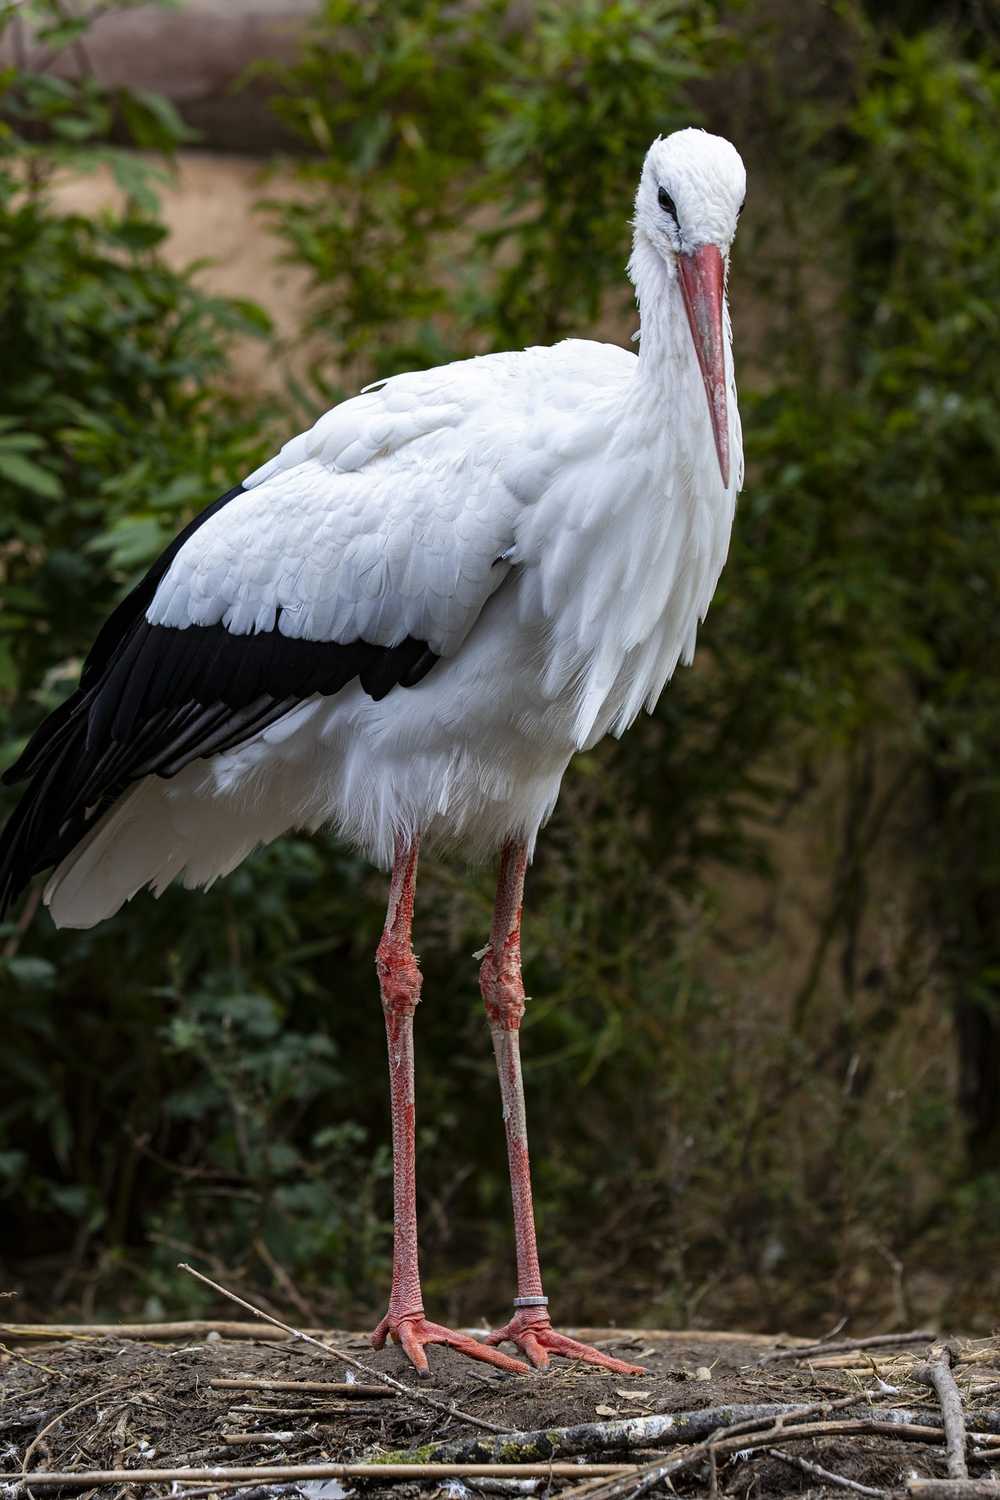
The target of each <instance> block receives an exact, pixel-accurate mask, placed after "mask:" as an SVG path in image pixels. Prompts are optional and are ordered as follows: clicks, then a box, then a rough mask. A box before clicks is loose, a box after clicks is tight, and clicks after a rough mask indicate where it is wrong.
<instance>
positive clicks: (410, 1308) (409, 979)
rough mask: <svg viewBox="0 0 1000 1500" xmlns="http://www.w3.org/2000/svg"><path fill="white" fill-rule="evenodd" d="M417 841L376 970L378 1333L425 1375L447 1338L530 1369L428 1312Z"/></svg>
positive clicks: (402, 849) (474, 1352) (406, 848)
mask: <svg viewBox="0 0 1000 1500" xmlns="http://www.w3.org/2000/svg"><path fill="white" fill-rule="evenodd" d="M419 848H420V846H419V842H418V841H417V840H416V839H414V841H413V842H412V843H407V842H404V841H403V840H399V841H398V842H397V844H396V857H395V860H394V862H393V867H392V880H391V883H390V886H389V907H388V911H387V912H386V918H385V929H384V931H383V933H382V940H381V942H380V943H379V945H378V952H377V954H376V958H375V967H376V969H377V971H378V982H379V990H380V992H381V995H382V1009H383V1011H384V1012H385V1034H386V1040H387V1042H388V1046H389V1089H390V1098H391V1101H392V1184H393V1242H392V1291H391V1293H390V1296H389V1311H388V1312H387V1313H386V1315H385V1317H384V1318H383V1319H382V1321H381V1323H380V1324H379V1325H378V1327H377V1328H376V1330H375V1332H374V1333H373V1334H372V1343H373V1345H374V1346H375V1348H376V1349H381V1348H382V1346H383V1344H384V1343H385V1341H386V1339H387V1338H389V1337H391V1338H392V1339H394V1340H395V1342H396V1343H398V1344H402V1346H403V1349H404V1350H405V1352H406V1354H407V1356H408V1357H409V1360H410V1362H411V1364H412V1365H413V1366H414V1367H415V1368H416V1370H417V1373H418V1374H419V1375H427V1374H429V1370H428V1366H427V1355H426V1354H425V1353H424V1346H425V1345H426V1344H449V1345H450V1346H451V1347H452V1348H453V1349H458V1350H459V1351H460V1352H461V1353H462V1354H468V1355H470V1356H471V1358H473V1359H482V1360H485V1361H486V1363H487V1364H491V1365H498V1366H499V1367H500V1369H502V1370H514V1371H516V1372H517V1373H518V1374H525V1373H527V1369H528V1367H527V1365H525V1364H523V1363H522V1362H521V1361H520V1360H518V1359H511V1358H510V1357H509V1356H508V1355H506V1354H501V1353H500V1351H499V1350H497V1349H491V1348H490V1347H489V1346H488V1345H486V1344H481V1343H479V1342H478V1341H477V1340H476V1339H474V1338H471V1337H470V1336H469V1335H468V1334H465V1333H456V1332H454V1331H453V1330H452V1329H450V1328H443V1327H442V1326H441V1325H440V1324H439V1323H428V1321H427V1319H426V1318H425V1317H424V1307H423V1295H422V1293H421V1290H420V1267H419V1264H418V1257H417V1179H416V1149H415V1146H416V1142H415V1117H414V1088H413V1012H414V1011H415V1010H416V1008H417V1004H418V1002H419V1000H420V968H419V965H418V964H417V959H416V955H415V954H414V952H413V941H412V930H413V895H414V888H415V885H416V878H417V855H418V853H419Z"/></svg>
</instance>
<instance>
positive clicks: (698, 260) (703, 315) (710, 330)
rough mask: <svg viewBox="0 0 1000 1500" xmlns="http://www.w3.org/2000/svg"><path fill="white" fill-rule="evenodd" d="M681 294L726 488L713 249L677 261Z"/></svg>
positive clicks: (718, 278)
mask: <svg viewBox="0 0 1000 1500" xmlns="http://www.w3.org/2000/svg"><path fill="white" fill-rule="evenodd" d="M678 265H679V266H680V272H681V290H682V292H683V293H684V306H685V307H686V308H687V315H688V322H689V323H690V325H691V337H692V338H693V339H694V347H695V353H696V354H697V356H698V364H699V366H700V367H701V378H702V380H703V381H704V382H705V395H706V396H707V397H708V414H709V416H710V417H711V419H712V432H713V434H714V436H715V451H716V453H717V454H718V455H719V471H720V473H721V474H722V483H723V484H724V485H726V486H727V487H728V485H729V418H728V413H727V410H726V366H725V357H724V355H723V343H722V300H723V296H724V294H725V286H724V283H725V268H724V267H723V264H722V255H721V253H720V252H719V249H718V246H716V245H701V246H700V247H699V248H698V249H697V250H692V251H691V253H690V254H689V255H681V256H680V257H679V260H678Z"/></svg>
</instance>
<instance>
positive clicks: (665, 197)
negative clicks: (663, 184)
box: [658, 188, 677, 224]
mask: <svg viewBox="0 0 1000 1500" xmlns="http://www.w3.org/2000/svg"><path fill="white" fill-rule="evenodd" d="M658 197H659V202H660V207H661V208H662V209H663V212H664V213H665V214H670V215H671V217H672V218H673V221H674V223H675V224H676V223H677V209H676V208H675V207H674V200H673V198H671V196H670V194H669V193H668V192H667V190H666V188H660V191H659V194H658Z"/></svg>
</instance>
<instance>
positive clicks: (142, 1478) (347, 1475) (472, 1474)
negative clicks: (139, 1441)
mask: <svg viewBox="0 0 1000 1500" xmlns="http://www.w3.org/2000/svg"><path fill="white" fill-rule="evenodd" d="M634 1468H635V1465H634V1464H593V1465H590V1464H588V1466H587V1472H588V1473H591V1474H594V1475H597V1474H603V1475H606V1476H611V1475H616V1474H625V1473H627V1472H629V1470H630V1469H634ZM580 1472H581V1469H580V1465H579V1464H273V1465H272V1464H260V1465H254V1466H253V1467H247V1468H228V1467H226V1466H225V1465H220V1466H219V1467H217V1468H206V1469H195V1468H191V1469H67V1470H64V1471H62V1472H56V1471H55V1470H54V1469H53V1470H49V1471H45V1470H39V1471H38V1472H36V1473H34V1474H31V1475H29V1476H28V1478H30V1480H31V1487H32V1489H39V1488H42V1487H53V1488H58V1489H92V1488H95V1487H96V1486H97V1485H105V1484H174V1483H177V1484H211V1483H212V1482H213V1481H218V1482H219V1483H220V1484H231V1483H233V1482H242V1481H244V1480H246V1481H249V1482H251V1483H257V1484H262V1483H273V1482H275V1481H278V1480H282V1479H286V1480H288V1479H292V1480H294V1479H341V1480H345V1479H348V1480H350V1479H379V1480H385V1481H387V1480H393V1479H398V1480H404V1481H406V1482H407V1483H412V1482H413V1481H414V1480H418V1479H440V1480H447V1479H546V1478H548V1477H549V1476H551V1477H552V1478H553V1479H575V1478H576V1476H577V1475H578V1474H579V1473H580Z"/></svg>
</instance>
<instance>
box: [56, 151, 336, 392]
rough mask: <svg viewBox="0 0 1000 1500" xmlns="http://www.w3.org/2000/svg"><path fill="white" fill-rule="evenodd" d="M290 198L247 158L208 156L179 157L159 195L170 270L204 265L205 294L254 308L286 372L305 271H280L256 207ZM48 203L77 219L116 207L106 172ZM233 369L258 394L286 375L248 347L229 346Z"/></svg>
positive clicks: (283, 185)
mask: <svg viewBox="0 0 1000 1500" xmlns="http://www.w3.org/2000/svg"><path fill="white" fill-rule="evenodd" d="M294 191H295V187H294V185H293V183H292V180H291V175H290V173H288V172H285V173H282V172H281V170H280V169H274V170H268V169H265V167H264V166H263V165H262V163H261V162H260V161H258V160H256V159H254V158H252V157H239V156H224V155H214V154H212V153H208V152H187V153H182V155H181V156H180V158H179V159H178V162H177V167H176V170H175V171H174V172H173V173H172V174H171V175H170V177H169V178H168V180H167V181H166V182H165V183H164V184H163V186H162V187H161V189H160V196H161V200H162V204H163V211H164V218H165V220H166V223H167V226H168V228H169V231H170V235H169V239H168V240H167V242H166V245H165V247H164V250H165V255H166V258H167V260H168V261H169V262H170V263H171V265H174V266H178V267H181V266H188V265H190V264H191V263H192V262H193V261H199V260H206V261H207V262H208V263H207V264H206V265H205V266H204V267H203V268H202V269H200V270H199V271H198V272H197V279H198V281H199V282H200V284H201V285H202V286H203V287H205V289H206V290H208V291H211V292H217V293H220V294H223V295H225V296H229V297H248V298H250V299H252V300H253V301H254V302H258V303H260V305H261V306H262V307H263V308H264V309H265V310H266V311H267V312H268V313H269V314H270V315H271V317H272V318H273V319H274V323H275V327H276V331H277V333H278V335H279V338H280V339H281V340H282V341H283V343H284V344H285V345H286V346H288V359H289V360H290V361H291V364H292V365H294V364H295V362H296V359H295V356H296V347H295V345H296V339H295V335H296V332H297V329H298V326H299V323H300V321H301V317H302V311H303V303H304V300H305V294H306V282H307V277H306V273H305V271H303V270H300V269H298V268H297V267H293V266H287V265H282V264H281V261H280V256H281V245H280V242H279V241H278V240H277V238H276V237H275V236H274V235H273V234H272V233H270V232H269V230H268V227H267V222H266V218H265V216H264V215H263V214H262V213H260V212H259V211H258V210H257V209H256V204H257V203H258V202H259V201H260V200H261V199H262V198H264V197H268V198H280V197H282V196H285V195H289V196H290V195H291V194H293V193H294ZM56 197H57V200H58V202H59V203H60V205H61V206H62V207H63V208H65V209H68V210H71V211H73V212H75V213H81V214H85V215H92V214H93V215H96V214H99V213H100V212H101V210H102V209H105V208H108V207H111V206H114V205H117V204H119V203H120V202H121V193H120V191H119V189H118V188H117V187H116V186H115V184H114V182H113V181H112V178H111V176H110V173H107V172H100V173H95V174H93V175H87V176H81V177H64V178H63V179H62V180H61V181H60V183H59V184H58V186H57V189H56ZM300 363H301V362H300ZM234 367H235V370H236V374H237V378H238V379H239V381H240V382H241V383H243V382H246V384H247V385H248V386H250V387H252V388H260V389H265V390H266V389H274V388H275V386H276V385H278V384H280V383H281V382H282V381H283V380H284V378H285V375H286V373H287V369H288V365H286V364H285V363H282V362H281V361H277V362H276V361H275V359H274V356H273V352H272V351H270V350H268V349H266V348H265V347H264V346H263V345H262V344H261V343H260V342H258V341H257V340H255V339H243V340H241V341H239V342H238V343H237V344H236V345H235V346H234Z"/></svg>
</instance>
